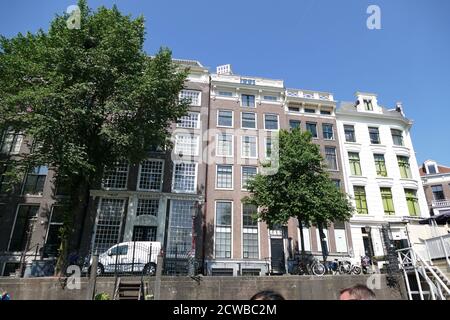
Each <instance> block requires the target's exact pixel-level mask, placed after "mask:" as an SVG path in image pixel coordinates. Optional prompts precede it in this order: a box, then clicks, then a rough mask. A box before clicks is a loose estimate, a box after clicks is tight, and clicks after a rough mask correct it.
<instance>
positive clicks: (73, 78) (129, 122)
mask: <svg viewBox="0 0 450 320" xmlns="http://www.w3.org/2000/svg"><path fill="white" fill-rule="evenodd" d="M78 6H79V8H80V11H81V20H80V28H79V29H73V28H68V25H67V20H68V18H69V15H68V14H64V15H60V16H56V17H55V19H54V20H53V21H52V22H51V24H50V27H49V30H48V32H44V31H43V30H39V31H38V32H37V33H36V34H31V33H27V34H25V35H23V34H18V35H17V36H16V37H13V38H11V39H7V38H5V37H3V36H2V37H1V38H0V115H1V117H0V128H4V129H5V128H12V129H13V130H16V131H22V132H25V133H26V135H27V136H30V137H31V138H32V139H33V141H34V145H35V147H34V148H33V152H32V153H30V154H26V155H21V156H20V157H15V158H10V159H9V160H8V164H9V168H11V172H12V173H11V172H10V173H9V175H10V176H11V178H12V177H16V179H11V181H12V182H14V181H16V182H17V181H20V175H23V174H24V172H26V171H27V170H30V168H32V167H34V166H36V165H43V164H45V165H48V166H49V167H51V168H54V169H55V170H56V172H57V176H58V178H57V179H58V180H59V181H62V180H64V182H65V183H66V187H67V188H68V190H69V193H70V200H68V201H67V202H66V203H65V208H66V210H65V211H66V221H65V224H64V227H63V228H62V231H61V232H62V240H63V241H62V247H61V249H60V250H61V255H60V257H62V258H61V259H60V260H59V262H58V266H59V267H62V266H63V263H64V259H65V257H66V256H67V253H68V250H69V248H70V250H72V249H73V248H75V249H76V247H77V245H78V243H77V242H78V240H77V237H76V236H75V235H76V234H77V229H80V228H81V225H82V221H83V214H85V212H86V208H87V203H88V198H89V190H90V189H91V188H92V187H94V186H98V185H99V183H100V181H101V177H102V175H103V172H104V170H105V168H109V167H112V166H113V165H114V163H115V162H116V161H117V160H118V159H122V158H123V159H126V160H129V161H130V162H132V163H136V162H138V161H140V160H142V159H144V158H145V157H146V156H147V153H148V151H149V150H150V149H151V147H152V146H156V145H160V146H161V145H166V144H167V143H169V141H168V140H169V139H168V138H169V126H170V123H172V122H173V121H176V119H178V118H179V117H180V116H182V115H184V114H185V113H186V112H187V106H188V101H185V100H182V101H179V99H178V95H179V92H180V90H181V89H182V88H183V85H184V81H185V80H186V77H187V72H188V70H187V69H181V67H179V66H177V65H176V64H174V63H173V61H172V57H171V52H170V50H168V49H165V48H162V49H160V51H159V52H158V54H156V56H154V57H152V58H151V57H149V56H148V55H147V54H146V53H145V52H144V51H143V43H144V39H145V28H144V18H143V17H138V18H136V19H132V18H131V17H130V16H125V15H123V14H121V13H120V12H119V10H118V9H117V8H116V7H115V6H114V7H113V8H112V9H107V8H105V7H101V8H99V9H98V10H97V11H96V12H93V11H92V10H91V9H89V8H88V6H87V3H86V1H85V0H80V1H79V2H78Z"/></svg>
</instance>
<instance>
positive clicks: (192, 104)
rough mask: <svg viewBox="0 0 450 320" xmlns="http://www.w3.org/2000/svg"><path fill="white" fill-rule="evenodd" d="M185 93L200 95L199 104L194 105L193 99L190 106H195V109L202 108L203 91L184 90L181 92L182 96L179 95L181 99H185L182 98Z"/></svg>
mask: <svg viewBox="0 0 450 320" xmlns="http://www.w3.org/2000/svg"><path fill="white" fill-rule="evenodd" d="M183 92H185V93H196V94H198V98H197V104H194V103H192V99H191V103H190V104H189V105H191V106H195V107H200V106H201V105H202V92H201V91H199V90H192V89H183V90H181V91H180V94H179V97H180V99H183V97H182V95H183Z"/></svg>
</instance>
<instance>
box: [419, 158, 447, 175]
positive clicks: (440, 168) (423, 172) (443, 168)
mask: <svg viewBox="0 0 450 320" xmlns="http://www.w3.org/2000/svg"><path fill="white" fill-rule="evenodd" d="M429 161H431V162H435V163H436V166H437V168H438V171H439V173H436V174H443V173H450V167H447V166H443V165H441V164H439V163H437V162H436V161H434V160H426V161H425V162H424V163H423V164H422V165H421V166H420V168H419V173H420V176H428V175H429V174H427V171H426V169H425V163H427V162H429Z"/></svg>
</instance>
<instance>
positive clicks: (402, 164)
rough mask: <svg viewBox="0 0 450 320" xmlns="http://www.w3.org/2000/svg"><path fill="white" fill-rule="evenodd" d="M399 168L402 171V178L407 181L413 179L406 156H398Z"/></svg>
mask: <svg viewBox="0 0 450 320" xmlns="http://www.w3.org/2000/svg"><path fill="white" fill-rule="evenodd" d="M397 162H398V168H399V169H400V176H401V177H402V178H405V179H410V178H411V168H410V165H409V158H408V157H404V156H397Z"/></svg>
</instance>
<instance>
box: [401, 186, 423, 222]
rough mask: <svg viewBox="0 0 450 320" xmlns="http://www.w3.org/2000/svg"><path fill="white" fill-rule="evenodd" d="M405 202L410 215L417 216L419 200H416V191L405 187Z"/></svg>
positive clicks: (418, 213)
mask: <svg viewBox="0 0 450 320" xmlns="http://www.w3.org/2000/svg"><path fill="white" fill-rule="evenodd" d="M405 195H406V204H407V205H408V211H409V214H410V215H411V216H419V215H420V209H419V201H418V200H417V192H416V190H412V189H405Z"/></svg>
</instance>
